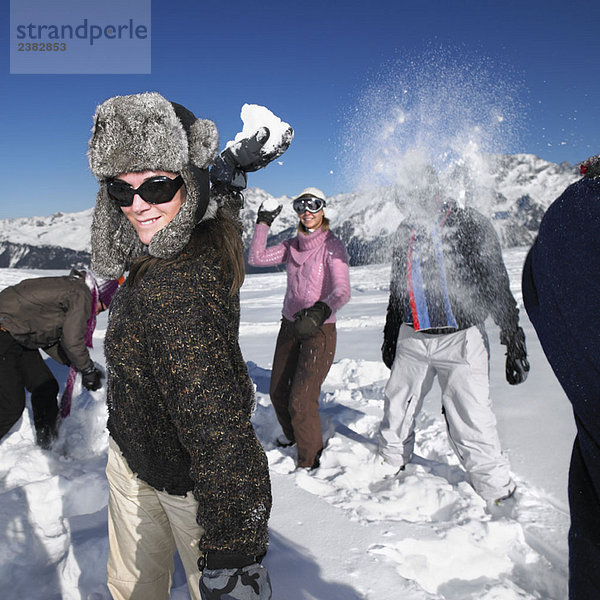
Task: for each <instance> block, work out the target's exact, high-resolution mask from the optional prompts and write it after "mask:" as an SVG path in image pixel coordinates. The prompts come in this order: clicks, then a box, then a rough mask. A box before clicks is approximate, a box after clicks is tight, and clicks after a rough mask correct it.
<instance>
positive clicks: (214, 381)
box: [105, 225, 271, 554]
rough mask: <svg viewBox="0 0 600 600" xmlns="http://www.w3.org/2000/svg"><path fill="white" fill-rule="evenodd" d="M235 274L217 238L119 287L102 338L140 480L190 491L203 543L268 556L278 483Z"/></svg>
mask: <svg viewBox="0 0 600 600" xmlns="http://www.w3.org/2000/svg"><path fill="white" fill-rule="evenodd" d="M200 227H203V225H200ZM230 283H231V281H230V279H229V277H228V276H225V275H224V274H223V271H222V269H221V267H220V262H219V257H218V256H217V253H216V251H215V250H214V249H213V248H211V247H210V246H208V247H206V248H205V249H203V254H202V256H193V255H191V254H189V255H186V253H185V251H184V253H183V256H182V257H180V259H179V260H178V261H177V262H175V263H174V264H173V263H170V264H168V263H165V264H161V265H159V266H158V267H156V268H154V269H152V270H150V271H149V272H147V273H146V274H144V276H143V278H142V279H141V280H138V281H137V282H136V283H135V284H134V285H132V286H129V285H123V286H121V289H120V290H119V292H118V293H117V295H116V296H115V298H114V300H113V302H112V304H111V312H110V319H109V326H108V330H107V332H106V340H105V353H106V359H107V368H108V409H109V419H108V428H109V431H110V433H111V435H112V437H113V438H114V439H115V441H116V442H117V444H118V445H119V447H120V449H121V451H122V452H123V455H124V456H125V458H126V460H127V463H128V464H129V466H130V468H131V469H132V470H133V471H134V472H135V473H137V475H138V476H139V477H140V479H142V480H143V481H145V482H147V483H148V484H150V485H151V486H153V487H154V488H156V489H158V490H165V491H167V492H168V493H170V494H174V495H183V494H185V493H186V492H188V491H189V490H193V492H194V495H195V497H196V499H197V500H198V502H199V509H198V523H199V524H200V525H201V526H202V527H203V528H204V530H205V532H206V533H205V535H204V536H203V538H202V540H201V542H200V549H201V550H202V551H222V552H240V553H245V554H261V553H263V552H265V551H266V549H267V542H268V533H267V521H268V518H269V513H270V509H271V491H270V482H269V474H268V465H267V460H266V456H265V454H264V451H263V449H262V447H261V445H260V443H259V441H258V439H257V437H256V434H255V432H254V429H253V427H252V424H251V422H250V415H251V411H252V407H253V403H254V391H253V385H252V382H251V380H250V378H249V375H248V371H247V368H246V365H245V363H244V360H243V357H242V354H241V351H240V348H239V345H238V327H239V297H238V296H237V295H235V296H231V295H229V287H230Z"/></svg>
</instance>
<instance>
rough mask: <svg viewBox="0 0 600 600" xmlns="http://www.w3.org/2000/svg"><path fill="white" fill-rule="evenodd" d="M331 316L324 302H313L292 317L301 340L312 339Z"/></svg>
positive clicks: (329, 309)
mask: <svg viewBox="0 0 600 600" xmlns="http://www.w3.org/2000/svg"><path fill="white" fill-rule="evenodd" d="M330 315H331V308H329V306H327V304H325V302H321V301H319V302H315V303H314V304H313V305H312V306H310V307H309V308H303V309H302V310H299V311H298V312H297V313H296V314H295V315H294V328H295V329H296V334H297V335H298V337H299V338H300V339H301V340H305V339H307V338H309V337H312V336H313V335H315V333H317V331H319V328H320V327H321V325H323V323H325V321H326V320H327V319H328V318H329V317H330Z"/></svg>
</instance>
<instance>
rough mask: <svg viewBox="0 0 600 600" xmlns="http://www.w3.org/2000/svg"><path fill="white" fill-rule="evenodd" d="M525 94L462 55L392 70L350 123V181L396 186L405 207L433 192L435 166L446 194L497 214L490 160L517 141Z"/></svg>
mask: <svg viewBox="0 0 600 600" xmlns="http://www.w3.org/2000/svg"><path fill="white" fill-rule="evenodd" d="M520 92H521V87H520V83H519V82H518V81H517V80H516V78H515V77H512V76H510V75H509V74H505V73H503V69H502V67H501V66H499V65H495V64H493V63H492V62H491V61H489V60H487V59H484V58H476V59H467V58H464V57H462V56H461V55H460V53H459V52H458V51H454V52H451V51H449V50H438V51H431V52H430V53H429V54H427V55H425V56H422V57H420V58H418V59H413V60H406V61H404V60H399V61H397V62H395V63H394V64H392V65H388V66H387V67H386V68H385V69H383V70H382V71H381V72H380V73H379V74H378V76H377V78H376V80H375V81H373V82H372V83H371V84H370V85H369V86H368V87H367V88H366V89H365V90H364V92H363V93H362V95H361V97H360V98H359V100H358V102H357V104H356V106H355V107H354V109H353V110H352V111H351V114H350V116H349V117H348V119H347V123H346V126H345V128H344V132H343V135H344V141H343V145H344V152H343V154H344V157H343V162H344V166H345V170H346V176H347V177H350V178H351V179H352V180H353V183H354V186H355V188H356V189H361V190H368V189H372V188H374V187H386V188H392V189H393V190H394V193H395V195H396V197H397V199H398V201H399V202H400V203H406V202H407V201H410V198H411V197H412V198H414V197H419V194H418V193H415V191H418V190H421V189H423V188H427V187H429V185H430V183H431V182H430V181H429V174H430V173H431V169H430V168H431V167H433V169H434V170H435V172H436V173H437V175H438V177H439V179H440V183H441V185H442V187H443V189H444V190H445V193H446V195H447V196H449V197H451V198H453V199H454V200H456V201H458V202H459V203H461V204H463V205H464V204H470V205H473V206H476V207H477V208H479V209H480V210H482V212H484V213H486V214H490V212H491V210H492V205H493V201H494V194H493V185H492V176H491V166H490V157H491V155H493V154H496V153H502V152H509V151H511V150H512V149H513V148H514V146H515V145H516V142H517V141H518V136H519V131H520V128H521V126H520V123H521V121H522V118H523V109H522V108H521V106H520V104H519V100H518V98H519V94H520ZM421 195H422V194H421Z"/></svg>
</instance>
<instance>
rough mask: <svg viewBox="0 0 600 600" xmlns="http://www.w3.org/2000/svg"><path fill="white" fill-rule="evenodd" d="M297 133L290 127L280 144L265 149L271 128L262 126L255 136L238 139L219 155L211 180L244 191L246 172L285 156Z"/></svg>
mask: <svg viewBox="0 0 600 600" xmlns="http://www.w3.org/2000/svg"><path fill="white" fill-rule="evenodd" d="M293 135H294V132H293V130H292V128H291V127H290V128H289V130H287V131H286V132H285V134H284V135H283V136H282V137H281V141H280V143H279V144H277V145H276V146H275V147H274V148H272V149H271V150H269V151H268V152H265V150H264V145H265V144H266V142H267V140H268V139H269V136H270V132H269V129H268V128H267V127H261V128H260V129H259V130H258V131H257V132H256V133H255V134H254V135H252V136H251V137H249V138H244V139H242V140H240V141H239V142H235V143H234V144H232V145H231V146H228V147H227V148H225V150H223V152H221V154H219V156H217V159H216V160H215V164H214V165H213V166H212V168H211V170H210V180H211V181H212V183H213V184H214V185H223V186H227V187H230V188H233V189H238V190H243V189H244V188H245V187H246V183H247V177H246V173H249V172H252V171H258V170H259V169H262V168H263V167H266V166H267V165H268V164H269V163H270V162H271V161H272V160H274V159H275V158H277V157H278V156H281V155H282V154H283V153H284V152H285V151H286V150H287V149H288V147H289V145H290V144H291V142H292V138H293Z"/></svg>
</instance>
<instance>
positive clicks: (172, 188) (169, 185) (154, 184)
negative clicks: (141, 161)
mask: <svg viewBox="0 0 600 600" xmlns="http://www.w3.org/2000/svg"><path fill="white" fill-rule="evenodd" d="M182 185H183V177H182V176H181V175H177V177H175V179H170V178H169V177H167V176H165V175H157V176H156V177H151V178H150V179H146V181H144V183H142V185H140V187H138V188H136V189H133V188H132V187H131V186H130V185H129V184H128V183H127V182H125V181H123V180H122V179H110V180H109V181H107V182H106V191H107V192H108V195H109V196H110V197H111V198H112V199H113V200H114V201H115V202H116V203H117V204H118V205H119V206H131V205H132V204H133V197H134V196H135V195H136V194H137V195H138V196H140V198H142V200H144V202H148V204H164V203H165V202H170V201H171V200H172V199H173V196H174V195H175V194H176V193H177V190H178V189H179V188H180V187H181V186H182Z"/></svg>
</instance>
